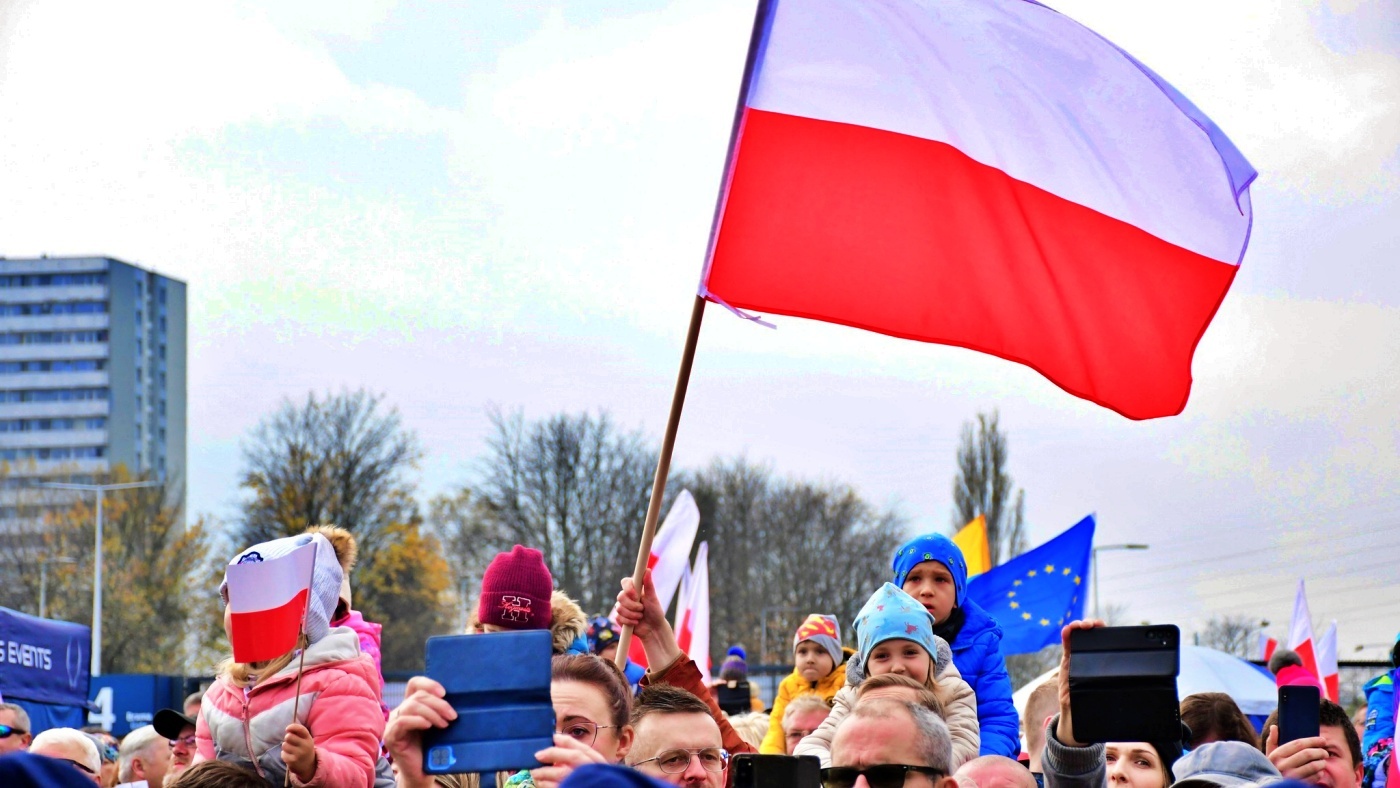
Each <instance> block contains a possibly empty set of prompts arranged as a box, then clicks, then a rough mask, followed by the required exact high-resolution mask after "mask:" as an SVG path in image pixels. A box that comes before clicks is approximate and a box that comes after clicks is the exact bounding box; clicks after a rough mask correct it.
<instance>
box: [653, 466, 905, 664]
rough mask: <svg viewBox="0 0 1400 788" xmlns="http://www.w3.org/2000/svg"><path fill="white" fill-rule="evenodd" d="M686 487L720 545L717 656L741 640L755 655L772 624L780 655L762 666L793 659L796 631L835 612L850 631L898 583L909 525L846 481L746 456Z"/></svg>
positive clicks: (705, 536)
mask: <svg viewBox="0 0 1400 788" xmlns="http://www.w3.org/2000/svg"><path fill="white" fill-rule="evenodd" d="M678 484H679V485H681V486H684V487H686V488H687V489H689V490H691V492H692V493H693V494H694V495H695V500H696V503H697V505H698V506H699V507H700V514H701V518H700V534H699V535H698V536H697V541H700V540H708V541H709V543H710V572H711V578H712V581H711V584H710V589H711V590H710V595H711V616H710V627H711V638H710V642H711V645H712V647H713V649H714V650H715V653H716V654H722V653H723V651H724V649H725V648H726V647H727V646H728V645H729V644H731V643H747V644H749V646H750V647H751V648H752V647H753V646H754V645H755V644H759V643H760V641H761V633H762V631H763V624H764V622H765V621H766V622H767V624H768V631H769V633H770V637H769V638H768V641H769V645H770V647H772V648H770V650H769V652H768V653H758V651H757V650H755V651H751V652H750V653H751V654H754V655H755V657H756V661H758V662H770V661H779V662H781V661H785V660H787V659H788V658H789V656H790V655H789V652H788V648H787V646H786V644H787V643H788V642H789V639H790V638H791V635H792V631H793V630H795V629H796V627H797V624H798V623H799V622H800V621H801V619H802V618H803V617H804V616H806V615H807V614H809V613H832V614H835V615H836V616H837V618H838V620H839V621H840V622H841V623H842V625H843V626H844V627H846V628H847V629H848V630H849V627H850V624H851V621H852V620H853V619H854V617H855V614H856V613H857V612H859V610H860V608H861V606H862V605H863V604H864V603H865V601H866V599H868V598H869V596H870V594H871V593H873V592H874V590H875V589H876V588H877V587H879V585H880V583H882V582H884V581H885V580H887V579H888V577H887V574H888V572H887V571H886V568H887V567H888V564H889V557H890V555H891V554H893V553H894V550H895V548H897V547H898V546H899V543H900V541H901V540H902V537H903V534H904V529H905V525H906V523H905V521H904V520H903V519H902V518H901V517H899V515H897V514H896V513H894V512H889V511H885V512H881V511H877V510H876V509H875V508H874V507H872V506H871V505H870V504H868V503H867V502H866V501H864V500H863V499H862V498H861V497H860V496H859V495H858V494H857V493H856V492H855V491H854V490H853V489H851V488H850V487H848V486H846V485H844V484H839V483H833V482H812V481H807V480H801V479H776V478H774V476H773V473H772V470H771V469H770V468H768V467H766V466H760V465H754V464H752V463H750V462H748V461H747V460H745V459H744V458H742V457H740V458H735V459H729V460H715V461H714V462H712V463H711V464H710V465H709V466H708V467H707V468H705V469H704V470H702V471H700V472H698V473H693V474H685V475H684V476H683V477H682V478H681V479H680V480H679V481H678Z"/></svg>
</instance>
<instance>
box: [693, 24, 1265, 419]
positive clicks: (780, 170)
mask: <svg viewBox="0 0 1400 788" xmlns="http://www.w3.org/2000/svg"><path fill="white" fill-rule="evenodd" d="M747 77H748V79H747V82H746V83H745V85H744V88H743V94H742V99H741V105H742V106H741V116H740V119H739V123H738V125H737V129H736V132H735V139H734V142H733V143H732V146H733V147H732V151H731V157H730V164H729V169H728V171H727V172H726V175H725V177H726V180H725V185H724V189H723V191H722V193H721V197H720V205H719V210H718V215H717V220H716V226H715V231H714V233H713V236H712V239H711V245H710V249H709V254H708V256H707V260H706V266H705V271H704V273H703V275H702V277H701V283H700V294H701V295H702V296H705V297H707V298H709V299H710V300H713V301H717V302H719V303H723V304H725V305H727V306H730V307H731V308H736V309H751V310H756V311H762V312H775V313H780V314H786V315H792V316H796V317H806V318H812V319H815V320H824V321H828V322H833V323H842V324H845V325H850V326H855V327H857V328H864V329H868V330H871V331H878V332H881V333H884V334H890V335H893V336H898V337H905V338H909V339H915V340H920V341H925V342H938V343H942V344H947V345H957V346H962V347H967V348H971V349H973V350H978V351H981V352H985V353H991V354H994V355H997V356H1001V357H1002V358H1006V359H1009V360H1012V361H1017V362H1020V363H1023V364H1026V365H1027V366H1030V367H1032V368H1033V369H1036V370H1038V371H1039V372H1041V373H1042V374H1043V375H1045V376H1046V377H1047V378H1049V379H1050V380H1051V381H1053V382H1054V383H1055V384H1057V385H1059V386H1060V387H1061V388H1063V389H1065V390H1066V391H1069V392H1070V393H1072V394H1075V395H1077V396H1080V397H1083V398H1086V399H1089V400H1092V401H1094V402H1097V403H1099V404H1101V405H1104V406H1105V407H1108V408H1111V409H1113V410H1115V411H1118V412H1119V413H1122V414H1123V415H1125V416H1128V417H1130V418H1136V419H1142V418H1153V417H1157V416H1166V415H1171V414H1175V413H1179V412H1180V411H1181V410H1182V408H1184V407H1185V404H1186V399H1187V396H1188V394H1189V393H1190V386H1191V356H1192V354H1193V353H1194V351H1195V347H1196V344H1197V342H1198V341H1199V340H1200V338H1201V335H1202V334H1203V333H1204V331H1205V329H1206V326H1207V325H1208V324H1209V322H1210V320H1211V318H1212V317H1213V316H1214V314H1215V311H1216V309H1217V308H1218V307H1219V305H1220V303H1221V300H1222V299H1223V298H1224V297H1225V292H1226V290H1227V289H1228V288H1229V286H1230V283H1231V281H1232V280H1233V279H1234V276H1235V272H1236V269H1237V266H1238V264H1239V262H1240V260H1241V259H1242V258H1243V256H1244V251H1245V247H1246V245H1247V242H1248V239H1249V231H1250V223H1251V217H1252V212H1251V208H1250V201H1249V192H1248V186H1249V184H1250V183H1251V182H1252V181H1253V180H1254V177H1255V172H1254V170H1253V168H1251V167H1250V165H1249V163H1248V162H1247V161H1246V160H1245V158H1244V156H1243V155H1242V154H1241V153H1240V152H1239V151H1238V150H1237V149H1236V148H1235V147H1234V145H1233V144H1232V143H1231V142H1230V140H1229V139H1228V138H1226V136H1225V135H1224V133H1222V132H1221V131H1220V130H1219V128H1217V127H1216V126H1215V124H1214V123H1212V122H1211V120H1210V119H1209V118H1208V117H1206V116H1205V115H1204V114H1203V113H1202V112H1201V111H1200V110H1198V109H1197V108H1196V107H1195V106H1194V105H1192V104H1191V103H1190V102H1189V101H1188V100H1187V99H1186V98H1185V97H1184V96H1182V95H1181V94H1180V93H1178V92H1177V91H1176V90H1175V89H1173V88H1172V87H1171V86H1170V85H1169V84H1167V83H1166V82H1165V81H1164V80H1162V79H1161V78H1160V77H1158V76H1157V75H1156V74H1154V73H1153V72H1152V71H1151V70H1149V69H1148V68H1147V67H1146V66H1144V65H1143V64H1141V63H1139V62H1137V61H1136V60H1134V59H1133V58H1132V57H1131V56H1129V55H1128V54H1127V53H1125V52H1123V51H1122V50H1120V49H1118V48H1117V47H1115V46H1114V45H1113V44H1111V43H1109V42H1108V41H1106V40H1105V39H1103V38H1101V37H1099V36H1098V35H1097V34H1095V33H1094V32H1093V31H1091V30H1089V29H1087V28H1085V27H1083V26H1081V25H1079V24H1078V23H1076V22H1074V21H1073V20H1071V19H1069V18H1068V17H1065V16H1063V15H1061V14H1059V13H1057V12H1055V11H1053V10H1051V9H1050V8H1047V7H1045V6H1043V5H1040V4H1039V3H1036V2H1031V1H1030V0H960V1H959V2H956V3H948V2H933V1H932V0H862V2H858V3H856V2H848V1H847V0H775V1H772V2H765V3H764V4H763V5H762V6H761V7H760V17H759V25H758V28H757V32H756V38H755V45H754V52H753V55H752V66H751V68H750V69H749V71H748V74H747Z"/></svg>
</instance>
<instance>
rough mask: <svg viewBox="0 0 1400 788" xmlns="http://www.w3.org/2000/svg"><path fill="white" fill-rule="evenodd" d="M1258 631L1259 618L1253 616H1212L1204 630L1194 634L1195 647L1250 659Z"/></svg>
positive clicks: (1252, 655)
mask: <svg viewBox="0 0 1400 788" xmlns="http://www.w3.org/2000/svg"><path fill="white" fill-rule="evenodd" d="M1259 629H1260V623H1259V618H1257V617H1254V616H1240V615H1226V616H1212V617H1211V619H1210V621H1207V622H1206V627H1205V629H1203V630H1201V631H1200V632H1198V633H1196V645H1198V646H1205V647H1206V648H1213V649H1215V650H1217V651H1223V652H1225V653H1226V654H1234V655H1235V656H1237V657H1240V658H1241V659H1251V658H1253V657H1254V647H1255V635H1256V634H1257V633H1258V632H1259Z"/></svg>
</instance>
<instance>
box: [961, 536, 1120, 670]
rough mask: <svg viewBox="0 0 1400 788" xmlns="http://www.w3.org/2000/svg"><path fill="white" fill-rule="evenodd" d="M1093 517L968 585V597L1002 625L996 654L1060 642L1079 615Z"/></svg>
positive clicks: (1091, 543)
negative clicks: (1063, 632) (1064, 628)
mask: <svg viewBox="0 0 1400 788" xmlns="http://www.w3.org/2000/svg"><path fill="white" fill-rule="evenodd" d="M1093 546H1094V515H1092V514H1091V515H1089V516H1088V517H1085V518H1084V519H1083V520H1080V521H1079V523H1078V524H1076V525H1075V526H1074V527H1073V528H1070V529H1069V530H1067V531H1065V532H1064V533H1062V534H1060V535H1059V536H1057V537H1055V538H1054V539H1051V540H1050V541H1048V542H1046V543H1045V544H1043V545H1041V546H1040V547H1037V548H1035V549H1034V550H1031V551H1030V552H1027V553H1022V554H1021V555H1018V556H1016V557H1015V558H1013V559H1011V560H1010V561H1007V562H1006V563H1004V564H1002V565H1001V566H997V567H993V568H992V569H990V570H988V571H987V572H985V573H983V574H980V575H978V576H977V577H974V578H972V579H971V580H969V581H968V584H967V596H968V598H969V599H971V600H973V601H974V602H976V603H977V604H978V605H980V606H981V607H982V609H983V610H986V611H987V613H988V614H989V615H991V617H992V618H994V619H996V622H997V623H998V624H1000V625H1001V629H1002V639H1001V653H1003V654H1027V653H1030V652H1032V651H1039V650H1040V649H1042V648H1045V647H1046V646H1050V645H1053V644H1055V643H1059V642H1060V628H1061V627H1063V626H1064V625H1065V624H1067V623H1069V622H1071V621H1074V620H1075V619H1080V618H1083V617H1084V599H1085V596H1086V594H1087V593H1088V591H1089V583H1088V580H1089V556H1090V552H1091V551H1092V550H1093Z"/></svg>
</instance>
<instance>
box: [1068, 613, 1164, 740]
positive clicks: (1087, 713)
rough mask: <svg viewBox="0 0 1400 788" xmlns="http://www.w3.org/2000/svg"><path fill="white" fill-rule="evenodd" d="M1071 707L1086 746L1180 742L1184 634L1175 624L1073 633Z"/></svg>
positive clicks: (1078, 737) (1076, 734) (1077, 735)
mask: <svg viewBox="0 0 1400 788" xmlns="http://www.w3.org/2000/svg"><path fill="white" fill-rule="evenodd" d="M1069 643H1070V654H1069V705H1070V713H1071V714H1072V715H1073V717H1074V738H1075V739H1076V740H1078V741H1081V742H1086V743H1089V742H1109V741H1148V742H1152V741H1156V742H1168V741H1179V740H1180V739H1181V736H1182V731H1181V704H1180V702H1179V701H1178V700H1177V696H1176V677H1177V674H1178V673H1179V672H1180V670H1181V631H1180V630H1179V629H1177V628H1176V627H1175V626H1171V625H1157V626H1145V627H1101V628H1097V629H1076V630H1074V631H1073V632H1071V633H1070V641H1069Z"/></svg>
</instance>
